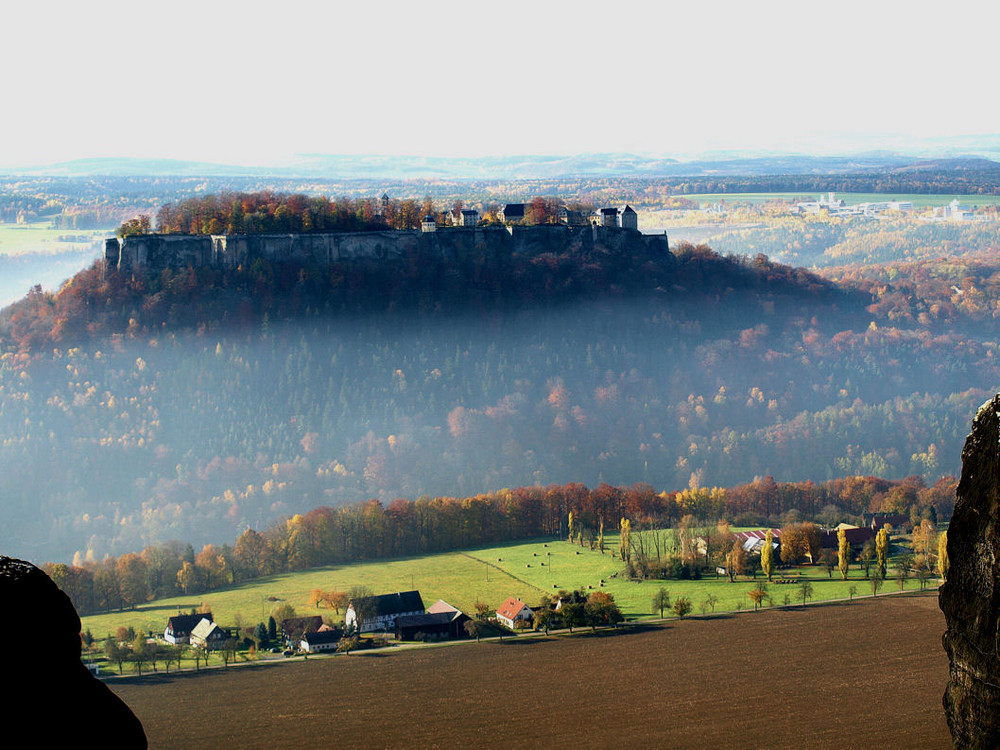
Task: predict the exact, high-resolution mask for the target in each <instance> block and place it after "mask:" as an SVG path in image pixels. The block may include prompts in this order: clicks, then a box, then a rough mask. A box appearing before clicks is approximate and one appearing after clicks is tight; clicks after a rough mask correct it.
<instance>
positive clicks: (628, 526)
mask: <svg viewBox="0 0 1000 750" xmlns="http://www.w3.org/2000/svg"><path fill="white" fill-rule="evenodd" d="M620 529H621V534H620V537H619V540H618V554H619V555H621V558H622V562H625V561H626V560H628V558H629V557H630V556H631V555H630V552H629V547H630V545H631V540H630V539H629V537H630V535H631V533H632V522H631V521H629V520H628V519H627V518H622V520H621V525H620Z"/></svg>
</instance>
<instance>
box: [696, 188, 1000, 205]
mask: <svg viewBox="0 0 1000 750" xmlns="http://www.w3.org/2000/svg"><path fill="white" fill-rule="evenodd" d="M821 193H822V194H825V193H824V191H821V190H816V191H803V192H800V193H693V194H691V195H685V196H683V197H684V198H686V199H687V200H689V201H692V202H694V203H697V204H699V205H706V204H711V203H719V202H724V203H769V202H771V201H783V202H786V203H794V202H796V201H801V200H815V199H816V196H817V195H819V194H821ZM835 195H836V197H837V198H839V199H843V200H844V201H846V202H847V203H848V204H849V205H853V204H855V203H882V202H885V201H909V202H911V203H912V204H913V206H914V208H927V207H928V206H946V205H948V204H949V203H951V202H952V201H953V200H956V199H957V200H959V201H961V202H962V203H964V204H968V205H970V206H996V205H1000V196H998V195H957V194H956V195H931V194H919V193H905V194H904V193H846V192H843V193H842V192H837V193H836V194H835Z"/></svg>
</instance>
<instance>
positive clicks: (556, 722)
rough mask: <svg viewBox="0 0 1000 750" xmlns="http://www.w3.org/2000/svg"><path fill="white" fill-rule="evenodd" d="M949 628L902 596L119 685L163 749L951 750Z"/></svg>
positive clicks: (923, 601)
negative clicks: (944, 700)
mask: <svg viewBox="0 0 1000 750" xmlns="http://www.w3.org/2000/svg"><path fill="white" fill-rule="evenodd" d="M943 630H944V617H943V616H942V615H941V612H940V610H939V609H938V608H937V597H936V596H934V595H924V596H919V595H918V596H904V597H884V598H881V599H879V600H865V601H861V602H855V603H853V604H833V605H823V606H816V607H806V608H791V609H788V610H772V611H766V612H758V613H744V614H741V615H734V616H720V617H716V618H707V619H687V620H684V621H681V622H671V623H669V624H666V625H651V626H638V627H634V628H629V629H627V630H619V631H602V632H599V633H598V634H596V635H591V634H590V633H589V632H579V631H578V634H577V635H575V636H572V637H566V636H559V637H549V638H544V637H531V638H525V637H520V638H515V639H505V641H504V642H503V643H498V642H496V641H492V642H483V643H480V644H477V643H475V642H468V643H463V644H459V645H455V646H448V647H439V648H419V649H400V648H396V649H390V651H389V653H384V652H382V653H371V654H364V655H362V654H358V655H352V656H348V657H345V656H334V657H324V658H317V659H312V658H311V659H309V660H308V661H296V662H293V663H287V664H281V665H280V666H279V665H260V666H248V667H239V668H231V669H228V670H223V669H214V670H211V671H209V672H201V673H200V674H195V673H184V674H180V675H177V674H171V675H170V676H165V675H163V674H162V672H161V673H160V674H158V675H150V676H145V677H142V678H138V679H137V678H125V679H124V680H111V681H109V683H108V684H109V686H110V687H111V688H112V689H113V690H114V691H115V692H116V693H117V694H118V695H120V696H121V697H122V698H123V699H124V700H125V702H126V703H128V704H129V706H131V707H132V709H133V710H134V711H135V713H136V715H137V716H138V717H139V719H140V720H141V721H142V722H143V725H144V726H145V729H146V733H147V736H148V738H149V742H150V747H151V748H171V747H185V748H203V747H205V748H207V747H234V746H252V747H319V746H323V745H326V744H330V743H335V744H341V745H345V746H348V747H354V748H397V747H398V748H403V747H406V748H411V747H426V748H430V747H473V746H475V747H479V748H499V747H508V746H509V744H510V732H511V729H512V728H516V729H517V731H518V732H519V733H521V734H527V735H528V736H529V737H530V736H533V735H539V736H541V735H545V736H552V735H556V736H557V737H558V744H559V745H565V746H572V747H581V748H612V747H631V746H641V747H678V748H688V747H690V748H704V747H768V748H795V749H796V750H806V749H809V748H829V747H838V748H861V747H907V748H943V747H950V746H951V743H950V738H949V735H948V729H947V726H946V724H945V719H944V712H943V711H942V708H941V695H942V693H943V691H944V687H945V684H946V682H947V679H948V660H947V657H946V656H945V653H944V650H943V649H942V648H941V633H942V632H943ZM111 736H112V735H111V734H107V737H108V738H110V737H111Z"/></svg>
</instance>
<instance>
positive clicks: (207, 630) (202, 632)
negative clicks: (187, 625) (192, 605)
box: [190, 615, 232, 650]
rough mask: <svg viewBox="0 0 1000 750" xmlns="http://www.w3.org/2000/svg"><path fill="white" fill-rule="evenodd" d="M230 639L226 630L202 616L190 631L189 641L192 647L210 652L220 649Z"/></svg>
mask: <svg viewBox="0 0 1000 750" xmlns="http://www.w3.org/2000/svg"><path fill="white" fill-rule="evenodd" d="M231 637H232V636H231V634H230V632H229V630H228V629H227V628H220V627H219V626H218V625H216V624H215V623H214V622H212V621H211V620H209V619H208V618H207V617H205V616H204V615H202V618H201V622H199V623H198V624H197V625H195V626H194V629H193V630H192V631H191V635H190V640H191V645H192V646H199V647H201V648H204V649H209V650H211V649H215V648H221V646H222V644H223V643H224V642H225V641H227V640H228V639H229V638H231Z"/></svg>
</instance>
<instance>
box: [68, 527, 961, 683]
mask: <svg viewBox="0 0 1000 750" xmlns="http://www.w3.org/2000/svg"><path fill="white" fill-rule="evenodd" d="M863 521H864V525H861V526H855V525H851V524H844V523H842V524H839V525H837V526H836V527H833V528H830V529H820V528H819V527H815V526H814V525H813V524H798V525H796V524H793V525H790V526H786V527H784V528H783V529H778V528H761V529H745V530H741V531H735V532H734V533H733V534H732V540H733V543H732V548H731V549H729V550H728V551H727V552H726V554H725V555H724V558H723V562H722V563H721V564H717V565H715V566H714V567H713V566H710V565H709V562H710V560H711V559H712V554H711V552H710V547H711V545H712V544H713V541H712V539H711V537H710V535H709V536H707V537H706V536H701V535H696V536H693V537H691V538H690V549H691V550H692V552H693V554H694V555H695V556H696V558H698V559H700V560H701V563H700V564H699V565H698V566H697V567H695V568H694V569H692V570H691V571H690V572H682V573H675V575H677V576H678V577H679V578H684V577H689V578H694V579H702V580H704V581H706V582H707V584H706V585H717V586H727V585H728V584H730V583H739V582H752V583H753V588H752V589H748V590H747V591H745V592H744V594H745V597H746V599H745V601H746V602H747V604H746V607H745V608H746V610H748V611H749V609H750V606H751V605H750V603H751V602H752V607H753V610H757V609H758V608H760V607H764V606H778V607H781V606H784V607H789V606H793V605H795V606H798V605H805V604H807V603H808V600H809V599H811V598H813V596H814V588H813V587H814V584H815V585H816V586H820V585H822V582H821V581H822V574H823V572H824V570H825V572H826V574H827V577H828V579H829V580H830V581H831V582H833V577H832V574H833V571H834V569H836V568H837V567H838V566H840V570H841V573H842V574H843V579H844V581H845V582H847V581H848V572H847V571H848V567H849V566H850V565H856V567H857V570H858V573H860V572H861V571H862V570H863V573H864V576H863V578H858V579H857V582H856V583H855V585H852V586H851V587H850V589H849V590H848V594H849V597H850V598H851V599H853V598H854V596H856V595H857V594H858V584H860V583H861V581H862V580H863V581H865V583H866V584H867V585H868V586H870V587H871V594H872V596H875V595H877V594H878V591H879V590H880V589H881V587H882V584H883V582H884V581H885V580H886V578H887V577H888V575H889V571H888V563H889V562H890V561H891V562H893V564H894V565H895V567H896V577H897V579H898V583H899V591H900V592H902V591H904V590H905V588H906V583H907V582H908V581H909V579H910V578H911V574H913V578H914V579H915V580H914V581H913V582H916V583H919V588H920V589H921V590H923V589H924V588H925V586H926V585H927V584H928V583H929V581H930V579H931V578H932V577H933V575H934V571H933V570H931V569H930V567H929V565H926V564H921V563H919V562H915V561H914V556H913V554H911V552H910V550H909V549H908V546H909V548H912V549H913V550H917V549H918V546H917V542H916V541H912V542H910V543H909V545H907V543H906V542H905V540H904V539H903V538H901V537H895V539H896V543H895V546H894V545H893V544H892V543H890V542H889V539H890V534H889V532H890V530H904V529H906V528H907V527H910V526H912V520H911V519H909V518H908V517H905V516H902V515H898V514H886V513H869V514H865V516H864V519H863ZM928 523H929V522H926V521H925V522H923V524H922V525H920V524H918V525H917V527H914V528H915V531H914V533H913V535H912V538H913V539H914V540H916V538H917V536H918V533H917V532H921V531H922V530H927V529H929V528H930V527H929V526H928V525H927V524H928ZM642 533H643V532H639V534H640V537H639V539H638V540H633V541H632V543H631V544H632V547H633V552H632V553H631V554H626V555H624V559H623V560H619V563H621V564H623V566H624V567H623V569H620V570H617V571H616V572H615V573H612V574H611V575H610V577H609V578H600V579H599V580H597V581H595V583H593V584H589V585H586V586H580V587H578V588H575V589H572V590H565V589H558V590H556V591H553V592H552V593H543V592H541V591H539V595H538V597H537V598H536V599H533V600H528V598H527V597H525V596H524V594H523V593H522V594H520V595H514V594H512V595H509V596H507V597H506V599H505V600H504V601H503V602H501V603H500V604H499V606H496V607H491V606H489V605H488V604H487V603H485V602H481V601H479V600H478V598H477V599H476V600H475V603H474V606H473V607H472V608H470V609H469V610H468V611H462V609H461V608H460V607H457V606H454V605H452V604H450V603H449V602H448V601H446V600H444V599H437V600H436V601H435V602H433V603H432V604H430V605H429V606H427V605H426V603H425V599H424V596H423V595H422V594H421V592H420V590H418V589H412V590H406V591H397V592H380V593H375V592H372V591H371V590H370V589H368V588H367V587H356V588H355V589H353V590H352V591H351V592H348V593H341V594H340V599H339V601H338V600H337V596H336V595H334V594H333V593H332V592H323V591H314V593H313V596H312V597H311V599H312V601H313V603H314V604H316V605H317V606H320V605H321V604H322V603H323V602H325V603H326V605H327V606H329V607H330V609H331V610H332V609H333V608H334V607H337V609H336V612H337V615H336V616H334V614H333V612H331V613H330V614H327V615H321V614H308V615H299V614H296V613H295V611H294V608H292V607H290V606H289V605H287V604H279V606H276V607H275V608H274V609H273V610H272V614H271V616H270V617H268V618H267V620H266V621H264V620H262V621H261V622H259V623H257V624H256V625H249V624H246V623H245V622H244V621H243V620H242V619H240V621H239V623H238V624H236V625H233V624H228V625H225V626H224V625H220V624H219V623H218V622H216V619H215V616H214V615H213V613H212V611H211V610H210V609H205V608H203V609H202V611H194V610H192V611H190V612H188V613H178V614H176V615H174V616H171V617H169V618H168V620H167V622H166V627H165V628H164V630H163V632H162V633H156V634H153V635H145V634H143V633H142V632H141V631H139V632H135V631H134V629H131V628H119V632H118V634H117V636H114V637H112V636H109V639H108V641H106V643H105V648H104V654H103V656H104V657H105V658H104V659H103V660H102V659H100V658H99V657H96V658H95V657H94V656H91V658H90V668H91V669H92V671H94V672H95V674H101V675H113V674H115V672H116V669H115V666H116V665H117V673H118V674H123V673H124V670H123V667H124V665H126V664H128V665H130V668H131V669H130V671H132V672H137V673H139V674H141V673H142V670H143V668H144V667H145V668H146V669H147V671H148V669H149V668H150V667H151V668H152V669H154V670H155V669H156V665H157V662H162V663H164V664H165V665H166V667H167V670H168V671H169V667H170V664H171V663H175V664H177V665H178V667H180V665H181V663H182V660H183V661H185V662H187V663H188V664H191V663H193V665H194V668H195V669H200V668H201V664H202V663H203V662H204V664H205V665H209V664H210V662H211V660H212V659H215V661H216V663H217V665H221V666H224V667H228V666H230V665H233V664H239V663H251V662H256V661H260V660H265V661H267V660H275V659H278V660H283V659H288V658H291V657H299V658H308V657H309V656H314V655H317V654H329V653H336V654H350V653H351V652H355V651H369V650H371V649H384V648H393V647H396V646H400V645H407V646H414V645H420V644H424V643H442V642H452V641H454V642H457V641H469V640H472V639H474V640H475V641H479V640H481V639H483V638H487V639H499V640H503V638H505V637H511V636H516V635H518V634H521V635H528V634H531V635H535V636H538V635H541V634H544V635H546V636H548V635H550V634H552V633H555V632H560V633H563V634H565V633H569V634H572V633H573V632H574V629H577V628H583V629H589V631H590V632H596V631H597V629H598V628H619V627H620V626H622V625H625V626H628V625H629V624H630V623H631V624H635V623H636V622H637V621H638V620H644V621H648V618H647V617H644V616H643V617H639V618H637V617H636V615H635V613H630V614H628V615H626V613H623V611H622V608H620V606H619V603H618V602H616V600H615V595H614V594H612V593H610V591H609V589H611V588H614V585H621V583H622V581H623V580H627V581H633V582H634V583H638V584H641V583H643V581H644V580H645V582H646V583H647V584H651V585H653V586H654V587H655V588H654V589H644V590H646V591H650V592H651V594H652V601H651V607H650V609H651V616H652V618H653V619H654V620H655V619H657V615H658V617H659V619H663V618H665V617H674V618H685V617H688V616H690V615H692V614H693V613H694V610H695V608H696V606H697V607H699V608H700V610H701V615H702V616H703V617H704V616H708V610H709V609H710V608H711V610H712V616H714V615H715V606H716V604H717V603H718V602H719V598H718V597H717V596H715V595H713V594H709V595H708V596H707V597H706V598H705V599H704V600H703V601H701V602H696V601H694V600H693V599H694V597H693V596H692V595H690V594H688V592H687V590H685V589H681V587H680V586H679V585H678V582H677V581H674V582H673V583H671V582H670V581H669V580H668V579H667V578H666V577H664V578H660V577H656V578H654V579H652V580H649V579H644V578H643V577H642V575H641V571H642V569H643V563H642V562H641V561H640V560H638V559H635V557H638V556H639V555H641V554H644V553H642V552H641V550H642V549H643V547H644V544H648V540H647V541H646V542H643V541H642V539H641V534H642ZM647 533H648V532H647ZM808 536H811V539H807V538H806V537H808ZM880 537H881V539H880ZM571 539H572V538H571ZM567 545H568V546H569V547H571V548H575V547H576V546H577V544H575V543H574V542H573V541H563V542H558V541H552V542H546V541H542V542H534V543H528V544H527V546H526V547H525V550H526V549H528V548H530V549H532V550H534V551H532V552H530V553H527V552H525V553H524V555H527V554H530V559H532V560H533V562H525V563H523V565H524V566H525V567H526V568H533V567H534V568H539V569H542V568H545V567H546V566H550V567H551V565H552V564H553V562H552V561H553V558H552V553H553V551H555V550H558V551H559V552H560V553H561V554H563V556H564V558H565V553H566V551H567V550H566V546H567ZM579 546H580V547H581V548H583V547H584V542H583V540H582V538H581V539H580V541H579ZM791 546H796V547H799V548H801V551H800V553H799V554H801V557H802V559H801V560H800V562H799V563H792V562H790V561H791V560H792V559H793V555H792V553H790V552H789V551H788V550H789V548H790V547H791ZM923 549H926V548H923ZM590 551H593V552H596V551H597V550H596V549H594V547H593V546H592V547H591V550H590ZM600 553H601V554H602V555H603V553H604V551H603V550H601V551H600ZM581 554H585V550H581V549H577V550H576V551H575V552H573V554H572V558H571V559H575V558H576V557H578V556H580V555H581ZM612 555H613V557H615V559H617V556H615V555H614V553H612ZM518 559H522V558H521V557H519V558H518ZM524 559H528V558H527V557H524ZM928 560H929V558H928ZM482 562H483V564H484V565H485V566H486V567H487V568H488V570H487V573H486V574H487V576H489V575H490V573H489V569H493V570H497V569H499V566H501V565H503V564H504V563H505V560H504V558H502V557H498V558H496V561H495V563H494V562H493V561H492V560H489V561H487V560H482ZM506 562H508V563H510V562H512V561H511V560H507V561H506ZM518 564H521V563H518ZM561 565H562V563H561ZM945 565H946V563H945ZM803 566H805V567H803ZM941 566H942V564H941V562H940V561H939V562H938V564H937V567H938V568H939V569H940V568H941ZM939 572H941V571H940V570H939ZM495 575H496V574H495ZM817 577H818V578H819V580H817ZM668 584H670V585H671V588H674V589H675V591H678V589H680V590H679V591H678V593H677V594H676V595H675V596H673V597H671V595H670V592H669V591H668V589H667V588H666V586H667V585H668ZM768 584H771V585H774V586H777V587H779V588H780V590H781V591H782V594H781V595H779V594H777V593H776V592H777V591H778V590H779V589H775V590H773V591H772V592H769V590H768ZM817 598H827V597H825V596H823V597H817ZM341 606H343V617H342V618H341V617H340V611H341V610H340V607H341ZM647 606H648V605H647ZM742 609H744V607H743V606H741V605H737V607H736V611H740V610H742ZM85 640H86V639H85Z"/></svg>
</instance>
